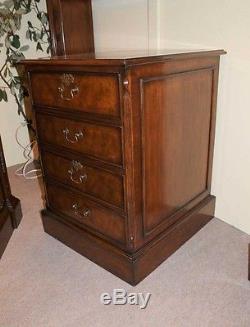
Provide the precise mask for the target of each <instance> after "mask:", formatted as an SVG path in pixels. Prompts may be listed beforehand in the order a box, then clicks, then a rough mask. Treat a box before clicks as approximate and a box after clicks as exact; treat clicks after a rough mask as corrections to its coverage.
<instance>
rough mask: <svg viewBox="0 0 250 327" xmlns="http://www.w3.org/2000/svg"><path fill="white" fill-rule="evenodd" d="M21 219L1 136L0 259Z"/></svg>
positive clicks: (19, 207) (18, 202)
mask: <svg viewBox="0 0 250 327" xmlns="http://www.w3.org/2000/svg"><path fill="white" fill-rule="evenodd" d="M21 218H22V211H21V205H20V201H19V200H18V199H17V198H15V197H14V196H13V195H12V194H11V190H10V183H9V179H8V174H7V168H6V164H5V158H4V153H3V147H2V141H1V136H0V258H1V256H2V254H3V252H4V250H5V248H6V246H7V244H8V241H9V239H10V237H11V235H12V233H13V230H14V229H15V228H17V227H18V225H19V223H20V221H21Z"/></svg>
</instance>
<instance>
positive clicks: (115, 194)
mask: <svg viewBox="0 0 250 327" xmlns="http://www.w3.org/2000/svg"><path fill="white" fill-rule="evenodd" d="M42 161H43V167H44V171H45V173H46V175H47V176H48V177H53V178H56V179H57V180H58V181H60V182H62V183H66V184H68V185H70V186H72V187H74V188H76V189H77V190H80V191H82V192H84V193H87V194H89V195H91V196H93V197H95V198H97V199H101V200H103V201H105V202H107V203H110V204H112V205H115V206H117V207H120V208H124V190H123V183H124V181H123V176H120V175H117V174H112V173H110V172H108V171H105V170H103V169H99V168H95V167H91V166H90V165H87V164H86V163H85V162H84V160H80V159H75V160H70V159H68V158H64V157H62V156H58V155H55V154H52V153H49V152H46V151H44V152H43V153H42Z"/></svg>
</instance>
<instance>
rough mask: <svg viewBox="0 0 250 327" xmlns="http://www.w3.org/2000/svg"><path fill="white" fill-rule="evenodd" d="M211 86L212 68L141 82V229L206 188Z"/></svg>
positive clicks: (166, 216) (166, 217)
mask: <svg viewBox="0 0 250 327" xmlns="http://www.w3.org/2000/svg"><path fill="white" fill-rule="evenodd" d="M212 90H213V70H212V69H202V70H197V71H191V72H185V73H179V74H172V75H168V76H161V77H159V78H157V77H155V78H154V77H151V78H150V79H144V80H141V99H142V103H141V110H142V111H141V118H142V131H141V137H142V145H143V146H142V149H143V150H142V173H143V186H142V188H143V199H144V207H143V224H144V232H145V233H149V232H151V231H152V230H153V229H154V228H155V227H157V226H158V225H159V224H160V223H162V222H166V220H169V223H171V222H172V218H174V214H175V213H176V212H177V211H178V210H180V209H182V208H183V207H184V206H185V205H187V204H188V203H189V202H190V201H192V200H194V199H195V198H196V197H198V196H199V195H201V194H202V193H203V192H205V191H206V190H207V182H208V181H207V179H208V159H209V158H208V157H209V143H210V129H211V109H212Z"/></svg>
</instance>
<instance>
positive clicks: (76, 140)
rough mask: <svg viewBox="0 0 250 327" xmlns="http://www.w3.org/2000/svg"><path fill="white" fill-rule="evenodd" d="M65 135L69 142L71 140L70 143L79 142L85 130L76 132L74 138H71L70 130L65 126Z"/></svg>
mask: <svg viewBox="0 0 250 327" xmlns="http://www.w3.org/2000/svg"><path fill="white" fill-rule="evenodd" d="M63 135H64V138H65V140H66V141H67V142H69V143H77V142H79V140H80V139H82V138H83V136H84V135H83V132H82V131H79V132H77V133H75V134H74V136H73V138H71V137H70V131H69V129H68V128H64V130H63Z"/></svg>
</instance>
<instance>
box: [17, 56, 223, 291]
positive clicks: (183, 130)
mask: <svg viewBox="0 0 250 327" xmlns="http://www.w3.org/2000/svg"><path fill="white" fill-rule="evenodd" d="M223 53H224V51H221V50H218V51H206V52H196V53H191V52H186V53H171V52H168V53H167V52H166V53H164V54H157V53H148V54H113V55H112V54H109V55H100V56H98V55H91V54H89V55H84V56H81V55H77V56H69V57H62V58H60V57H53V58H50V59H41V60H28V61H24V62H22V64H24V65H25V67H26V71H27V74H28V80H29V88H30V94H31V98H32V105H33V109H34V113H35V120H36V130H37V136H38V142H39V148H40V155H41V162H42V169H43V175H44V182H45V188H46V208H45V209H44V210H43V211H42V220H43V224H44V229H45V231H46V232H47V233H49V234H50V235H52V236H54V237H55V238H57V239H58V240H60V241H62V242H63V243H65V244H66V245H68V246H70V247H71V248H72V249H74V250H76V251H78V252H79V253H81V254H83V255H85V256H86V257H88V258H89V259H90V260H92V261H94V262H96V263H97V264H99V265H100V266H102V267H104V268H105V269H107V270H109V271H111V272H112V273H114V274H115V275H117V276H119V277H120V278H122V279H123V280H125V281H127V282H129V283H130V284H132V285H135V284H137V283H138V282H140V281H141V280H142V279H143V278H145V277H146V276H147V275H148V274H149V273H150V272H151V271H152V270H154V269H155V268H156V267H157V266H158V265H159V264H160V263H161V262H162V261H164V260H165V259H166V258H167V257H168V256H169V255H170V254H172V253H173V252H174V251H175V250H176V249H178V248H179V247H180V246H181V245H182V244H183V243H184V242H185V241H186V240H188V239H189V238H190V237H191V236H192V235H193V234H195V233H196V232H197V231H198V230H199V229H200V228H201V227H202V226H204V225H205V224H206V223H207V222H208V221H209V220H210V219H211V218H212V217H213V215H214V205H215V198H214V196H212V195H211V194H210V189H211V173H212V158H213V143H214V131H215V112H216V97H217V82H218V71H219V59H220V55H221V54H223Z"/></svg>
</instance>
